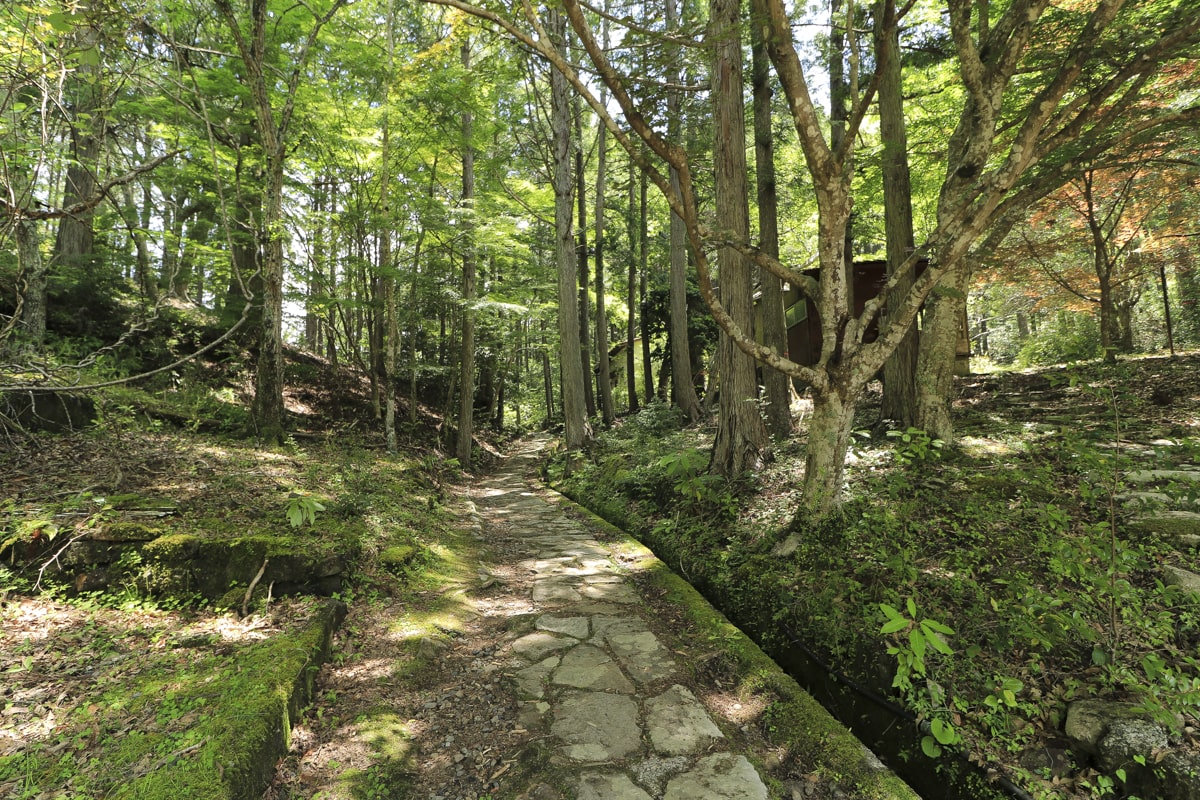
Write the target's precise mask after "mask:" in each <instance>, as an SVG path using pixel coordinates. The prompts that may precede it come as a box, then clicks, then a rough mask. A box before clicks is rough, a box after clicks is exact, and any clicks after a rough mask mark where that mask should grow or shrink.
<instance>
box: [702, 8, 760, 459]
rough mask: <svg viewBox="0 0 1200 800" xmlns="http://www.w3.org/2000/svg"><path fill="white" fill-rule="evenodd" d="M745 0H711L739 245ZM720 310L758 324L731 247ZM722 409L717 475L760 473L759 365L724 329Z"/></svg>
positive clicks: (722, 183)
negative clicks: (742, 16) (742, 1)
mask: <svg viewBox="0 0 1200 800" xmlns="http://www.w3.org/2000/svg"><path fill="white" fill-rule="evenodd" d="M739 6H740V2H739V0H711V2H710V3H709V9H710V16H711V19H712V23H711V28H710V34H709V35H710V36H711V37H712V39H713V41H714V42H715V47H714V54H713V69H712V102H713V136H714V145H713V161H714V166H715V167H716V212H717V219H718V220H720V223H721V225H722V226H723V227H725V228H727V229H728V231H729V233H730V234H731V235H732V237H733V238H734V240H735V241H747V240H748V239H749V236H750V209H749V208H748V206H747V204H746V191H747V186H746V174H747V169H746V120H745V113H744V110H743V104H742V89H743V81H742V47H741V37H740V36H739V30H740V7H739ZM718 253H719V255H718V258H719V259H720V270H721V304H722V305H723V306H724V307H725V309H726V311H728V312H729V316H730V317H731V318H732V319H733V321H734V322H735V323H736V324H737V325H738V327H740V328H741V329H742V330H747V331H748V330H751V329H752V328H753V325H754V303H753V285H752V281H751V275H750V264H749V261H748V259H747V258H746V257H745V256H744V255H743V254H742V253H740V252H738V251H737V250H735V249H733V248H732V247H725V248H722V249H721V250H720V251H718ZM719 352H720V367H719V369H720V381H721V389H720V411H719V413H718V418H717V434H716V438H715V440H714V441H713V453H712V464H711V469H712V471H713V472H715V473H717V474H720V475H726V476H729V477H735V476H738V475H741V474H742V473H744V472H748V471H752V470H754V469H757V468H758V467H759V466H760V465H761V463H762V457H763V454H764V452H765V451H766V449H767V444H768V441H769V437H768V436H767V429H766V426H764V425H763V421H762V417H761V416H760V415H759V411H758V381H757V380H756V370H755V366H756V362H755V360H754V358H753V357H751V356H750V355H748V354H747V353H744V352H742V350H741V349H739V348H738V347H737V345H736V344H734V342H733V339H732V338H731V337H730V336H729V335H728V334H726V333H725V332H724V331H722V332H721V336H720V345H719Z"/></svg>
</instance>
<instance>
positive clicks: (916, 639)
mask: <svg viewBox="0 0 1200 800" xmlns="http://www.w3.org/2000/svg"><path fill="white" fill-rule="evenodd" d="M908 644H909V646H910V647H912V651H913V657H914V658H915V660H916V664H915V666H917V667H918V669H917V672H920V673H924V672H925V645H926V639H925V634H923V633H921V630H920V629H919V628H913V629H912V630H910V631H909V632H908Z"/></svg>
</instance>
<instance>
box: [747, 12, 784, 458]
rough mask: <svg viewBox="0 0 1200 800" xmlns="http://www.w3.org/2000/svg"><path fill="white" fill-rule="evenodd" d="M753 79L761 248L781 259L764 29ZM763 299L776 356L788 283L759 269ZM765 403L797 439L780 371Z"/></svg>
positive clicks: (775, 423) (778, 431)
mask: <svg viewBox="0 0 1200 800" xmlns="http://www.w3.org/2000/svg"><path fill="white" fill-rule="evenodd" d="M764 13H765V9H764V8H763V3H762V0H754V3H753V15H754V18H755V20H757V19H759V18H760V17H761V15H762V14H764ZM750 40H751V58H752V61H751V63H752V78H751V82H752V84H753V87H754V163H755V179H756V183H757V186H756V190H757V196H758V235H759V239H760V241H759V247H761V248H762V249H763V250H764V251H765V252H767V253H768V254H770V255H771V256H772V257H773V258H778V257H779V198H778V196H777V195H776V191H775V141H774V136H773V134H772V132H771V96H772V94H773V92H772V90H771V71H770V59H768V57H767V44H766V40H765V38H764V34H763V26H762V25H761V24H760V23H758V22H755V23H754V24H752V25H751V26H750ZM758 280H759V285H760V286H761V287H762V295H761V297H760V298H759V302H758V316H759V318H760V319H761V320H762V331H761V336H762V342H763V344H764V345H766V346H767V347H770V348H773V349H774V350H775V352H777V353H780V354H782V355H786V354H787V352H788V340H787V320H786V318H785V317H784V310H783V282H782V281H781V280H780V279H779V278H778V277H777V276H775V275H772V274H771V273H770V272H768V271H767V270H766V269H761V268H760V269H759V273H758ZM762 371H763V399H764V400H765V401H766V410H765V417H766V425H767V430H769V431H770V432H771V435H772V436H774V437H776V438H777V439H786V438H788V437H789V436H791V435H792V410H791V404H792V387H791V379H790V378H788V376H787V375H785V374H784V373H782V372H780V371H779V370H777V369H772V368H771V367H769V366H766V365H764V366H763V367H762Z"/></svg>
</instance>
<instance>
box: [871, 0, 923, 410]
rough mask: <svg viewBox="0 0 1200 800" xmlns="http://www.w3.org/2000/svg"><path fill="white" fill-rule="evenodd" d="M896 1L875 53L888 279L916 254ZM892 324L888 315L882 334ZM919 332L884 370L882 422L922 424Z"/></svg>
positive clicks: (898, 288)
mask: <svg viewBox="0 0 1200 800" xmlns="http://www.w3.org/2000/svg"><path fill="white" fill-rule="evenodd" d="M895 16H896V4H895V0H882V1H881V2H880V3H878V4H877V5H876V8H875V52H876V60H877V62H878V63H879V64H880V79H879V88H878V92H879V133H880V136H881V138H882V139H883V203H884V230H885V236H886V240H887V275H888V277H889V278H890V277H892V276H893V275H894V274H895V273H896V272H897V271H898V270H899V269H900V266H901V265H902V264H903V263H904V261H905V259H907V258H908V256H909V254H911V253H912V251H913V249H914V241H913V221H912V181H911V180H910V176H909V170H908V132H907V130H906V127H905V121H904V93H903V83H902V80H901V79H902V74H901V71H902V70H901V63H900V29H899V26H898V25H896V24H895ZM912 285H913V272H912V271H911V270H910V271H909V272H908V274H907V276H906V277H904V278H902V279H901V280H899V281H897V283H896V285H895V287H893V289H892V291H891V292H890V293H889V294H888V298H887V307H888V308H899V307H900V306H901V304H903V302H904V298H905V297H907V296H908V294H909V292H910V291H911V290H912ZM887 325H888V312H887V311H886V310H885V311H884V313H883V315H882V317H881V319H880V329H881V330H883V329H885V328H886V327H887ZM916 369H917V331H916V325H911V326H910V328H909V332H908V333H907V334H906V335H905V336H904V338H903V339H902V340H901V341H900V344H899V345H897V346H896V349H895V351H894V352H893V353H892V355H891V357H890V358H888V360H887V361H886V362H885V363H884V366H883V400H882V403H881V408H880V414H879V415H880V417H881V418H882V419H890V420H896V421H897V422H899V423H900V425H901V427H905V428H907V427H909V426H910V425H912V424H913V422H914V420H915V419H916V406H917V391H916V387H917V384H916Z"/></svg>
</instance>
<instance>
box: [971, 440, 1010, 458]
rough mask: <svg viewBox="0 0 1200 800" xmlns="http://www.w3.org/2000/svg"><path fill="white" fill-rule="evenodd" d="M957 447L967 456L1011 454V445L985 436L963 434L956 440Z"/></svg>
mask: <svg viewBox="0 0 1200 800" xmlns="http://www.w3.org/2000/svg"><path fill="white" fill-rule="evenodd" d="M958 445H959V447H961V448H962V450H963V452H964V453H966V454H967V455H969V456H977V457H981V456H1008V455H1013V454H1014V452H1015V451H1014V450H1013V448H1012V446H1011V445H1009V444H1008V443H1006V442H1002V441H1000V440H999V439H990V438H988V437H986V436H963V437H962V438H960V439H959V440H958Z"/></svg>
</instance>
